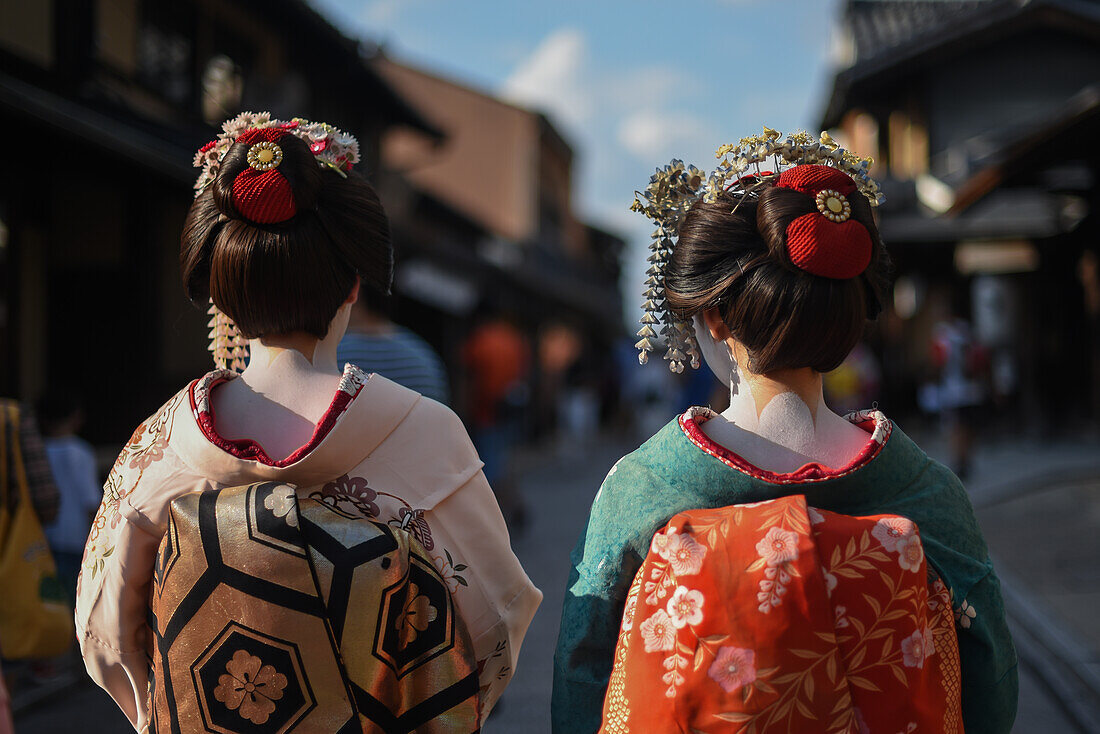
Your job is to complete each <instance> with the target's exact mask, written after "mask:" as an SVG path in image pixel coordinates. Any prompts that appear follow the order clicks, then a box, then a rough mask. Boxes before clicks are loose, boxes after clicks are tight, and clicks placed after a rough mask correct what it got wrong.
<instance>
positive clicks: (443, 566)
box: [432, 548, 470, 594]
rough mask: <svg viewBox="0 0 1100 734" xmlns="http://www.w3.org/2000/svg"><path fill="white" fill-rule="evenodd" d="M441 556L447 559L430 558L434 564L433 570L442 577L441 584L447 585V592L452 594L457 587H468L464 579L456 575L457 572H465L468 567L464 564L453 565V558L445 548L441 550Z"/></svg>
mask: <svg viewBox="0 0 1100 734" xmlns="http://www.w3.org/2000/svg"><path fill="white" fill-rule="evenodd" d="M443 554H444V555H445V556H446V557H447V558H446V560H444V559H442V558H440V557H439V556H432V563H434V564H435V570H436V571H439V575H440V576H442V577H443V583H445V584H447V591H449V592H451V593H452V594H453V593H455V592H456V591H458V587H459V585H460V584H461V585H462V586H469V585H470V584H469V583H467V581H466V579H465V578H463V577H462V576H459V575H458V572H459V571H465V570H466V569H467V568H469V566H467V565H466V564H465V563H459V564H457V565H456V564H455V560H454V558H452V557H451V552H450V551H448V550H447V549H446V548H444V549H443Z"/></svg>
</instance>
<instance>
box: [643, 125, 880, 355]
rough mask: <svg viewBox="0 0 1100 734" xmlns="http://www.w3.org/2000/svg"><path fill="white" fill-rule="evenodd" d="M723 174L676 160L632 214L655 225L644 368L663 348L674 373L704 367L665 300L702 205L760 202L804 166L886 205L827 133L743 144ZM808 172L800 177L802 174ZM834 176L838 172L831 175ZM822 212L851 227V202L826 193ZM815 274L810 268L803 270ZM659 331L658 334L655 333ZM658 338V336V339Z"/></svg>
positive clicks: (771, 134)
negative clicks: (690, 217)
mask: <svg viewBox="0 0 1100 734" xmlns="http://www.w3.org/2000/svg"><path fill="white" fill-rule="evenodd" d="M715 157H716V158H718V159H719V163H718V166H717V167H716V168H715V169H714V171H713V172H711V173H710V174H709V175H707V174H705V173H704V172H703V171H702V170H701V169H699V168H696V167H695V166H692V165H685V164H684V162H683V161H681V160H676V159H674V160H673V161H672V162H670V163H669V164H668V165H667V166H665V167H664V168H658V169H657V172H656V173H654V174H653V176H651V177H650V179H649V185H648V186H646V189H645V191H644V192H635V198H634V203H633V205H632V206H631V207H630V210H631V211H635V212H640V213H641V214H644V215H645V216H646V217H648V218H650V219H652V220H653V222H654V223H655V224H656V228H655V229H654V231H653V235H652V237H653V242H652V243H651V244H650V246H649V249H650V251H651V252H650V255H649V258H648V262H649V269H648V270H647V271H646V280H645V292H644V294H643V302H642V311H643V314H642V318H641V324H642V328H641V329H639V330H638V337H639V340H638V342H637V344H635V347H636V348H637V349H638V361H639V362H640V363H641V364H646V363H647V362H648V361H649V355H650V353H651V352H653V351H655V350H656V349H657V348H658V346H659V343H660V341H661V337H663V340H664V342H665V345H666V347H667V350H666V351H665V355H664V358H665V359H666V360H668V363H669V369H670V370H672V371H673V372H675V373H680V372H683V371H684V365H685V363H688V364H691V366H692V368H693V369H698V368H699V366H700V364H701V354H700V351H699V342H698V341H697V339H696V336H695V329H694V327H693V326H692V323H691V322H690V321H685V320H683V319H680V318H678V317H677V316H676V315H675V314H673V313H672V312H671V311H670V310H669V308H668V304H667V301H666V300H665V299H666V296H665V268H666V266H667V265H668V262H669V259H670V257H671V255H672V252H673V249H674V247H675V244H674V243H675V242H676V240H677V239H678V238H679V235H680V227H681V225H682V224H683V222H684V217H685V216H687V213H688V211H689V210H690V209H691V207H692V206H694V205H695V203H696V202H698V201H700V200H702V201H704V202H706V203H708V204H709V203H714V202H715V201H716V200H717V199H718V195H719V194H721V193H722V192H723V191H727V190H730V191H736V192H737V193H739V194H740V195H741V197H742V200H743V199H744V198H750V197H755V196H756V195H757V191H756V188H757V187H758V186H760V184H762V183H764V182H766V181H770V180H773V178H774V177H776V176H778V175H779V174H781V173H782V171H783V170H784V169H789V168H793V167H794V166H800V165H807V164H809V165H817V166H827V167H829V168H832V169H836V171H839V172H841V173H843V174H846V175H847V176H848V177H850V179H851V181H850V182H849V185H851V186H852V187H853V188H854V189H856V190H858V191H859V192H860V193H861V194H862V195H864V196H866V197H867V199H868V201H869V202H870V203H871V206H878V205H879V204H881V203H882V202H883V201H884V200H885V197H884V196H883V195H882V193H881V192H880V191H879V187H878V184H877V183H876V182H875V181H874V179H872V178H871V177H870V175H869V174H868V171H869V170H870V167H871V163H872V160H871V159H870V158H860V157H859V156H856V155H855V154H854V153H851V152H849V151H847V150H845V149H844V148H841V147H840V146H839V145H838V144H837V143H836V142H835V141H834V140H833V139H832V138H831V137H830V136H829V133H827V132H823V133H821V137H820V138H819V139H818V140H814V138H813V137H811V136H810V135H809V134H808V133H806V132H803V131H799V132H795V133H792V134H790V135H787V136H786V137H785V138H784V137H783V135H782V134H781V133H779V132H777V131H776V130H772V129H771V128H768V127H766V126H765V127H764V132H763V133H762V134H760V135H754V136H751V137H747V138H741V140H740V141H739V142H738V143H737V144H736V145H734V144H732V143H729V144H727V145H723V146H722V147H720V148H719V149H718V150H717V151H716V152H715ZM762 163H765V164H770V165H771V167H772V168H771V170H763V169H761V167H760V164H762ZM800 170H802V169H800ZM833 175H834V176H835V175H836V174H835V172H834V173H833ZM817 205H818V210H819V212H820V214H821V216H822V217H823V218H825V219H826V220H828V221H830V222H833V223H837V224H842V223H844V222H846V221H847V220H848V217H849V214H850V205H849V204H848V202H847V200H846V198H845V197H844V196H843V195H841V194H840V193H839V192H836V191H833V190H832V189H827V190H824V194H823V195H822V196H819V197H818V200H817ZM800 267H801V266H800ZM803 269H806V270H809V268H805V267H803ZM658 326H660V327H661V328H660V332H658V331H657V328H658ZM658 334H659V336H658Z"/></svg>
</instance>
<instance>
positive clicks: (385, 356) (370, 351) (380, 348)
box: [336, 288, 451, 405]
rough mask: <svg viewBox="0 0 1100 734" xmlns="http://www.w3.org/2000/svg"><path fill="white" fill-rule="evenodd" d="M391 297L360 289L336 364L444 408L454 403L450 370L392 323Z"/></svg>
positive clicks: (428, 348) (425, 346) (409, 333)
mask: <svg viewBox="0 0 1100 734" xmlns="http://www.w3.org/2000/svg"><path fill="white" fill-rule="evenodd" d="M388 311H389V297H388V296H384V295H378V296H375V295H373V294H372V293H370V291H369V289H366V288H362V289H360V296H359V300H358V301H356V302H355V305H354V306H352V309H351V317H350V318H349V320H348V330H347V332H346V333H345V334H344V338H343V339H341V340H340V346H338V347H337V348H336V363H337V364H339V365H344V364H347V363H349V362H350V363H351V364H354V365H355V366H356V367H358V368H359V369H361V370H363V371H364V372H366V373H368V374H370V373H372V372H375V373H377V374H379V375H382V376H383V377H385V378H386V379H387V380H393V381H394V382H396V383H397V384H398V385H403V386H405V387H407V388H409V389H410V390H415V391H416V392H418V393H420V394H421V395H423V396H424V397H426V398H431V399H432V400H436V401H438V402H440V403H443V404H444V405H449V404H450V400H451V394H450V389H449V388H448V386H447V370H446V369H445V368H444V367H443V362H442V360H440V358H439V355H438V354H436V353H435V350H434V349H432V348H431V346H430V345H429V344H428V343H427V342H426V341H424V340H423V339H421V338H420V337H419V336H417V335H416V334H414V333H413V332H412V331H410V330H409V329H406V328H405V327H404V326H401V325H399V324H395V323H394V322H393V321H391V320H390V318H389V315H388Z"/></svg>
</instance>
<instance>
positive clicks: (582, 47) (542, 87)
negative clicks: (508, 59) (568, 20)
mask: <svg viewBox="0 0 1100 734" xmlns="http://www.w3.org/2000/svg"><path fill="white" fill-rule="evenodd" d="M587 60H588V47H587V42H586V41H585V37H584V34H583V33H581V32H580V31H578V30H576V29H574V28H559V29H558V30H556V31H554V32H553V33H551V34H550V35H549V36H547V37H546V38H545V39H543V41H542V43H540V44H539V45H538V47H537V48H536V49H535V50H534V51H533V52H532V53H531V54H530V55H529V56H528V57H527V58H526V59H524V60H523V61H521V62H520V63H519V64H518V65H517V66H516V68H515V69H514V70H513V71H512V73H511V75H509V77H508V78H507V79H506V80H505V81H504V84H503V86H502V87H501V94H502V95H503V96H504V98H505V99H507V100H509V101H512V102H515V103H518V104H521V105H524V106H526V107H531V108H534V109H538V110H545V111H548V112H549V113H550V114H551V115H552V116H553V117H554V118H555V119H557V120H560V121H561V122H563V123H565V124H566V125H570V126H574V127H578V128H579V127H580V126H581V125H583V123H584V122H585V121H586V120H587V119H588V117H589V115H591V114H592V112H593V95H592V91H593V87H592V85H591V83H590V81H589V80H588V79H586V74H585V67H586V66H587Z"/></svg>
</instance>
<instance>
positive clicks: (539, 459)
mask: <svg viewBox="0 0 1100 734" xmlns="http://www.w3.org/2000/svg"><path fill="white" fill-rule="evenodd" d="M630 448H632V447H631V446H629V445H628V444H626V443H624V442H622V441H612V440H601V441H595V442H588V443H586V444H585V448H581V447H576V448H575V449H573V450H569V451H556V452H544V453H542V454H536V453H530V452H529V453H527V454H525V455H524V456H522V457H521V459H520V461H519V463H518V468H519V469H520V471H521V472H522V477H523V479H522V486H523V491H524V495H525V497H526V500H527V502H528V503H529V517H530V520H531V525H530V527H529V528H528V530H527V532H526V533H525V534H523V535H522V536H521V537H519V538H517V539H516V541H515V549H516V552H517V553H518V554H519V556H520V558H521V559H522V561H523V563H524V566H525V568H526V569H527V571H528V573H529V574H530V576H531V578H532V579H533V580H534V582H535V583H536V585H538V587H539V588H540V589H542V590H543V593H544V594H545V595H546V596H545V599H544V601H543V604H542V607H541V608H540V609H539V613H538V614H537V615H536V617H535V620H534V623H533V624H532V626H531V629H530V631H529V632H528V634H527V639H526V641H525V643H524V647H523V655H522V657H521V659H520V665H519V669H518V670H517V672H516V676H515V678H514V680H513V682H512V685H511V687H510V688H509V689H508V691H507V692H506V694H505V696H504V699H503V701H502V704H501V706H500V707H499V708H498V710H497V711H496V712H495V713H494V715H493V716H492V718H491V719H490V720H489V721H488V722H487V724H486V726H485V731H486V732H488V734H497V733H498V732H499V733H510V732H522V734H545V733H546V732H549V731H550V725H549V701H550V688H551V681H552V664H553V651H554V644H555V641H556V638H557V632H558V619H559V616H558V615H559V612H560V609H561V601H562V594H563V591H564V586H565V581H566V574H567V570H568V555H569V551H570V549H571V548H572V546H573V544H574V542H575V541H576V538H577V536H578V534H579V533H580V530H581V528H582V527H583V524H584V520H585V516H586V514H587V512H588V507H589V504H590V503H591V499H592V496H593V495H594V494H595V492H596V489H597V487H598V486H599V483H600V481H601V480H602V479H603V476H604V474H605V473H606V472H607V469H608V468H609V467H610V466H611V465H612V464H613V463H614V461H615V460H616V459H617V458H618V457H619V456H620V455H621V454H622V453H624V452H625V451H627V450H629V449H630ZM931 448H932V452H933V453H935V452H936V449H937V447H936V446H935V444H934V442H932V447H931ZM1090 461H1091V462H1092V463H1090ZM1044 462H1046V463H1045V464H1044ZM1093 464H1097V459H1095V458H1091V456H1090V454H1088V450H1087V449H1086V448H1084V447H1081V446H1064V445H1060V446H1056V447H1050V446H1047V447H1043V446H1034V447H1030V448H1029V449H1028V450H1026V451H1025V450H1021V447H1020V446H1019V445H1016V446H1014V447H1013V446H1008V447H1004V446H995V447H990V448H986V449H984V450H981V451H979V454H978V457H977V460H976V462H975V473H974V476H973V478H972V479H971V482H970V486H971V487H972V489H973V491H972V496H973V497H974V501H975V505H976V507H977V508H978V513H979V519H980V521H981V522H982V524H983V528H984V530H985V532H986V534H987V537H988V540H989V544H990V548H991V550H992V552H993V554H994V556H995V558H996V559H997V563H998V571H999V572H1000V573H1001V576H1002V579H1004V582H1005V594H1006V599H1009V600H1010V602H1014V603H1010V605H1009V606H1010V613H1011V612H1013V610H1020V609H1023V610H1024V612H1025V613H1024V614H1023V615H1022V616H1023V618H1020V617H1017V616H1014V617H1013V619H1012V624H1013V626H1014V633H1015V634H1016V635H1017V636H1018V637H1019V638H1021V640H1023V639H1025V638H1026V640H1027V642H1026V643H1025V644H1021V645H1019V646H1020V647H1021V657H1022V658H1023V663H1022V665H1021V671H1020V681H1021V686H1020V687H1021V691H1020V713H1019V716H1018V719H1017V725H1016V727H1015V729H1014V731H1015V732H1018V733H1020V734H1030V733H1031V732H1041V733H1044V734H1045V733H1046V732H1068V733H1071V734H1072V732H1076V731H1086V729H1082V728H1079V727H1077V726H1075V724H1074V722H1073V719H1071V718H1070V717H1068V716H1067V715H1066V714H1065V713H1064V711H1063V705H1064V704H1063V703H1061V702H1060V701H1059V699H1058V698H1057V697H1055V696H1053V695H1052V690H1051V687H1052V686H1055V687H1057V686H1058V685H1060V684H1064V683H1065V680H1064V679H1063V678H1060V677H1059V676H1060V675H1068V674H1069V673H1067V672H1066V671H1065V670H1064V669H1063V667H1064V666H1063V667H1059V666H1052V665H1051V664H1050V657H1051V655H1052V653H1051V651H1050V649H1049V646H1050V645H1051V644H1053V643H1051V642H1050V640H1049V639H1047V638H1048V637H1049V634H1047V633H1049V631H1050V630H1051V629H1054V630H1057V631H1059V632H1060V633H1061V636H1060V637H1059V638H1058V640H1057V641H1056V642H1060V643H1061V644H1062V645H1063V647H1068V648H1070V649H1069V651H1068V653H1072V654H1074V655H1076V657H1078V658H1082V659H1085V660H1086V662H1089V661H1091V662H1090V664H1093V665H1094V664H1095V662H1096V659H1097V658H1095V657H1089V656H1091V655H1093V654H1094V653H1095V651H1096V650H1097V649H1100V647H1097V646H1095V645H1096V643H1097V640H1098V631H1100V622H1098V621H1097V619H1096V616H1095V613H1094V612H1092V611H1090V610H1094V609H1095V607H1096V602H1097V601H1098V600H1100V588H1098V586H1100V574H1098V573H1097V571H1096V568H1095V561H1096V559H1097V558H1098V557H1100V552H1098V548H1097V542H1098V540H1097V538H1098V537H1100V534H1097V533H1096V528H1098V527H1100V482H1097V481H1095V480H1093V481H1085V480H1081V477H1082V476H1086V477H1087V476H1090V474H1089V473H1090V472H1092V473H1091V476H1092V477H1094V478H1095V477H1098V476H1100V473H1096V472H1094V471H1093V469H1092V466H1093ZM1053 467H1060V469H1058V471H1060V472H1062V474H1061V475H1058V474H1057V472H1056V471H1055V469H1054V468H1053ZM1057 476H1062V477H1063V478H1062V479H1057ZM1070 476H1076V477H1077V479H1073V480H1071V479H1070V478H1069V477H1070ZM1043 477H1055V478H1056V481H1054V482H1052V483H1050V482H1048V483H1049V485H1050V486H1049V487H1048V486H1047V483H1044V479H1043ZM1056 539H1061V542H1060V543H1058V542H1055V540H1056ZM1063 572H1064V573H1063ZM1021 599H1023V600H1024V601H1023V602H1022V603H1021V602H1020V600H1021ZM1037 609H1038V610H1040V611H1039V612H1036V610H1037ZM1027 614H1031V615H1036V614H1038V615H1039V616H1043V615H1046V616H1045V617H1044V620H1045V621H1043V622H1036V621H1035V618H1034V616H1026V615H1027ZM1037 630H1038V632H1037ZM1044 630H1045V632H1044ZM1036 636H1038V637H1039V638H1041V639H1040V640H1039V641H1038V642H1035V641H1033V640H1032V638H1034V637H1036ZM1082 640H1089V641H1090V642H1091V645H1084V643H1082V642H1081V641H1082ZM1074 651H1076V652H1074ZM1055 652H1056V653H1057V651H1055ZM1063 652H1066V651H1065V650H1063ZM1025 653H1028V654H1030V655H1031V658H1032V659H1031V660H1030V661H1029V659H1028V657H1027V655H1026V654H1025ZM1068 653H1067V654H1068ZM1091 669H1092V670H1094V671H1095V667H1093V668H1091ZM1071 672H1072V671H1071ZM1040 673H1041V674H1042V675H1040ZM1061 693H1062V694H1063V698H1064V691H1062V692H1061ZM1081 695H1087V694H1086V693H1082V694H1081ZM1086 703H1088V702H1086ZM1085 710H1086V712H1087V706H1086V707H1085ZM76 728H79V730H80V732H81V734H115V733H123V732H125V731H127V727H126V724H125V720H124V719H123V718H122V717H121V715H120V714H119V713H118V712H117V710H115V709H114V706H113V704H112V703H111V702H110V701H109V699H107V698H106V696H105V695H103V694H101V693H100V692H99V691H98V689H95V688H93V687H90V686H86V687H78V688H76V689H72V690H70V691H68V692H66V693H63V694H61V695H59V696H56V697H55V698H53V699H51V700H50V701H49V702H47V703H45V704H40V705H38V706H36V707H35V708H34V709H33V710H31V711H29V712H26V713H25V714H23V715H21V716H20V717H19V720H18V725H17V730H18V732H19V734H47V733H49V734H54V733H55V732H64V731H68V730H71V729H76Z"/></svg>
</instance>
